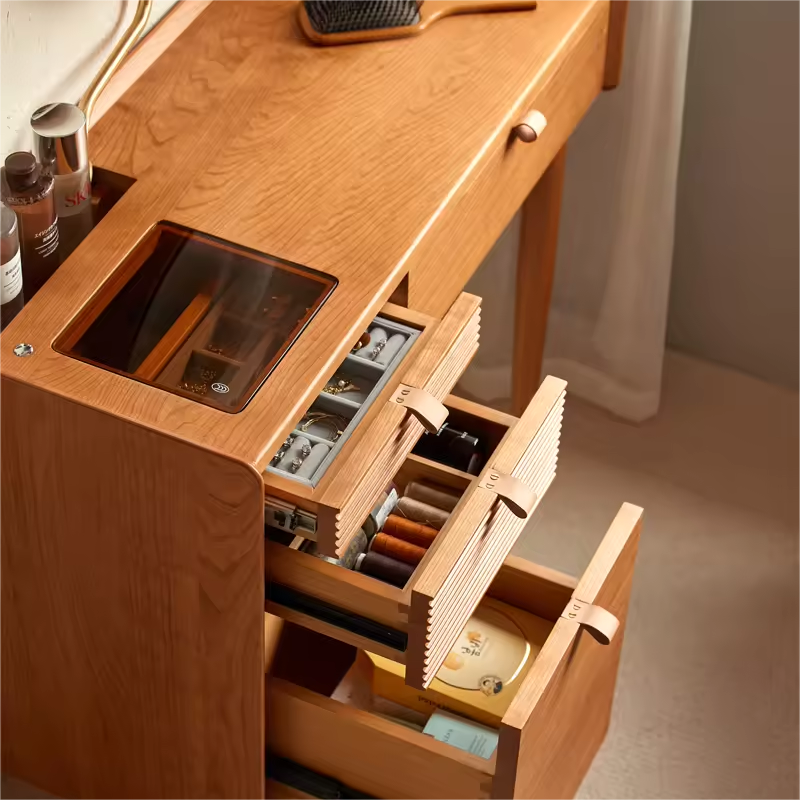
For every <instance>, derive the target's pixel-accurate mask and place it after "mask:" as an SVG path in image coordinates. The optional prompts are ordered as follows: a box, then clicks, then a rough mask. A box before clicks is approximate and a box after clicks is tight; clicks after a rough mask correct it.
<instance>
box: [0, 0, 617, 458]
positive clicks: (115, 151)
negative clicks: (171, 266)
mask: <svg viewBox="0 0 800 800" xmlns="http://www.w3.org/2000/svg"><path fill="white" fill-rule="evenodd" d="M609 9H610V5H609V2H608V0H571V1H570V2H566V1H565V0H541V2H540V3H539V6H538V8H537V9H536V10H535V11H519V12H511V13H497V14H487V15H472V16H462V17H454V18H451V19H447V20H443V21H441V22H440V23H439V24H437V25H436V26H433V27H432V28H431V29H430V30H429V31H427V32H426V33H425V34H424V35H422V36H419V37H416V38H413V39H402V40H394V41H385V42H375V43H368V44H361V45H348V46H342V47H329V48H325V47H316V46H313V45H311V44H310V43H309V42H308V41H306V40H305V39H304V37H303V36H302V34H301V32H300V29H299V26H298V22H297V15H296V4H295V3H283V2H263V3H255V2H220V3H211V4H210V5H208V6H207V7H205V8H204V10H202V13H200V14H199V15H197V17H196V18H195V19H194V20H193V21H192V22H191V24H190V25H189V26H188V27H187V28H186V30H185V31H183V32H182V33H181V35H180V36H178V38H177V39H176V40H175V41H174V42H173V43H172V44H171V45H170V46H169V47H168V49H166V51H165V52H164V53H163V55H161V57H160V58H158V59H157V60H156V61H155V62H154V63H153V64H152V66H150V67H149V69H147V70H146V71H144V72H143V74H141V77H139V78H138V80H137V81H136V82H135V83H133V84H132V86H131V87H130V88H129V89H128V90H127V91H126V92H125V93H124V94H123V95H122V96H121V97H120V99H119V100H118V101H117V102H116V103H114V104H113V105H112V106H111V107H110V108H107V109H104V115H103V117H102V119H100V120H99V122H98V123H97V125H96V126H94V127H93V129H92V131H91V133H90V154H91V158H92V160H93V163H94V164H95V165H98V166H102V167H104V168H106V169H110V170H114V171H116V172H118V173H122V174H124V175H128V176H132V177H134V178H135V179H136V183H135V184H134V185H133V186H132V188H131V189H130V190H129V191H128V192H127V194H125V196H124V197H123V198H122V199H121V201H120V202H119V203H118V204H117V205H116V206H115V207H114V208H113V209H112V210H111V212H110V213H109V214H108V216H107V217H106V218H105V219H104V220H103V221H102V223H101V224H100V225H99V226H98V228H97V229H96V230H95V231H94V232H93V233H92V235H91V236H89V237H88V238H87V239H86V240H85V241H84V242H83V243H82V244H81V246H80V247H79V248H78V249H77V250H76V251H75V252H74V253H73V254H72V255H71V256H70V257H69V259H68V260H67V261H66V262H65V263H64V264H63V265H62V267H61V268H60V270H59V271H58V272H57V273H56V274H55V276H54V277H53V278H52V279H51V280H50V281H49V283H48V285H47V286H46V287H45V288H44V289H43V290H42V291H41V292H40V293H39V295H37V297H35V298H34V300H33V301H32V302H31V303H30V305H29V306H28V307H27V308H26V309H25V313H23V314H21V315H20V316H19V317H18V318H17V319H16V320H15V321H14V322H13V323H12V324H11V325H10V326H9V327H8V328H7V330H6V331H5V332H4V334H3V336H2V354H3V356H4V357H3V360H2V374H3V376H4V378H7V379H13V380H18V381H21V382H24V383H28V384H32V385H34V386H38V387H40V388H43V389H46V390H47V391H50V392H54V393H56V394H59V395H62V396H65V397H68V398H70V399H73V400H75V401H77V402H79V403H84V404H90V405H92V406H94V407H96V408H98V409H100V410H103V411H106V412H108V413H111V414H114V415H118V416H121V417H123V418H126V419H130V420H132V421H135V422H137V423H139V424H141V425H143V426H145V427H150V428H156V429H158V430H160V431H163V432H165V433H166V434H167V435H171V436H174V437H175V438H177V439H180V440H184V441H187V442H191V443H195V444H200V445H202V446H204V447H207V448H209V449H212V450H215V451H217V452H220V453H224V454H227V455H230V456H232V457H235V458H237V459H239V460H242V461H244V462H246V463H251V464H253V465H256V466H258V465H260V464H263V463H264V461H265V459H266V458H267V456H268V455H269V454H271V453H272V452H273V451H274V449H275V448H276V445H277V443H279V442H278V439H279V437H280V436H282V435H283V433H284V432H285V431H286V430H287V429H288V428H289V427H290V426H291V425H292V423H293V422H294V421H295V420H296V419H298V418H299V417H300V416H301V414H302V413H303V411H304V410H305V409H306V408H307V406H308V405H309V403H310V401H311V399H312V398H313V397H314V395H315V394H316V393H317V392H318V391H319V390H320V388H321V387H322V385H323V384H324V382H325V381H326V380H327V379H328V378H329V377H330V375H331V374H332V373H333V371H334V370H335V368H336V367H337V365H338V364H339V363H340V362H341V360H342V358H343V356H344V354H345V353H346V352H348V350H349V349H350V346H351V345H352V343H353V342H354V341H355V340H356V339H357V338H358V336H359V335H360V334H361V333H362V332H363V330H364V328H365V326H366V325H367V324H368V323H369V321H370V320H371V319H372V318H373V316H374V315H375V314H376V312H377V311H378V310H379V309H380V307H381V306H382V305H383V303H384V302H385V301H386V300H387V299H388V298H389V297H390V295H391V294H392V292H393V291H394V290H395V289H396V288H397V287H398V286H399V285H400V284H401V282H402V281H403V279H404V277H405V276H406V275H407V274H408V273H411V275H412V278H413V276H414V275H416V274H419V275H424V282H418V283H417V284H416V285H415V284H413V282H412V288H414V290H415V292H416V296H417V297H418V303H417V307H418V306H419V305H423V306H424V305H425V304H427V305H428V306H429V307H428V308H422V309H420V310H423V311H426V312H429V313H430V311H431V309H434V310H439V311H440V310H441V309H442V308H446V307H447V306H449V304H450V303H451V302H452V300H453V299H454V297H453V296H452V292H453V287H454V286H455V287H457V288H460V287H461V286H463V285H464V284H465V283H466V281H467V280H468V279H469V277H470V276H471V274H472V273H473V272H474V270H475V269H476V268H477V267H478V265H479V263H480V261H481V258H482V257H483V254H484V251H485V249H486V248H487V247H488V246H490V244H489V240H490V239H492V237H494V238H496V236H497V235H498V234H499V232H500V231H501V230H502V228H503V227H504V225H505V224H506V223H507V222H508V219H510V214H512V213H513V210H514V209H509V210H508V212H507V213H506V210H505V207H504V208H503V213H502V214H493V215H492V216H491V219H490V220H489V221H487V224H486V226H485V230H483V229H482V230H481V246H480V248H478V247H475V248H472V250H470V252H468V253H461V252H459V254H458V255H459V257H458V258H457V259H455V260H454V261H453V263H448V262H447V261H445V260H444V259H443V258H442V254H441V253H438V252H437V251H436V250H432V249H431V247H430V242H431V240H435V239H436V237H437V236H439V234H440V232H441V231H442V230H444V226H446V225H447V224H448V223H447V214H446V212H447V209H448V205H449V204H451V203H453V202H454V198H457V197H460V198H461V200H462V201H463V195H464V191H465V187H468V186H469V185H470V183H471V182H473V181H479V180H480V177H481V171H482V169H483V161H482V159H483V158H484V156H485V155H486V153H487V152H489V150H490V149H491V148H492V147H493V146H495V145H497V144H498V143H499V142H501V141H502V142H503V144H505V142H506V139H507V137H508V131H509V129H510V128H511V127H512V125H513V123H514V122H515V120H516V119H518V118H519V117H520V116H521V115H522V114H523V112H525V111H527V108H525V107H524V106H525V100H526V98H527V97H528V96H529V93H530V92H531V91H532V88H534V87H536V86H537V85H538V83H541V82H542V81H544V80H545V78H546V79H547V81H550V76H551V73H552V71H553V69H554V66H553V65H554V63H555V62H556V59H557V56H559V54H561V53H563V52H564V51H565V48H574V47H575V42H576V41H578V40H579V39H580V38H581V36H582V35H583V32H584V31H591V32H592V36H593V39H592V42H596V41H602V46H603V48H605V39H601V38H600V37H601V35H602V36H603V37H604V36H605V35H606V33H607V29H608V20H609ZM592 46H593V48H594V50H597V48H598V47H599V45H597V44H593V45H592ZM587 52H588V51H587ZM599 58H600V59H601V60H602V59H603V58H604V53H600V55H599ZM593 63H594V62H593ZM576 69H577V68H576ZM592 80H593V81H594V78H593V79H592ZM599 88H600V87H599V83H598V85H597V86H595V85H594V82H593V83H592V85H591V87H589V89H587V90H586V92H584V95H585V98H584V99H582V100H581V103H582V105H581V106H580V107H577V106H576V107H575V108H574V109H573V111H574V113H573V115H572V116H570V117H569V126H570V128H571V127H573V126H574V121H576V119H577V118H578V116H579V115H580V114H581V113H582V112H583V111H584V110H585V106H586V105H587V104H588V103H589V102H591V100H590V98H593V97H594V94H595V92H596V90H599ZM582 97H583V96H582ZM563 101H564V102H565V103H567V102H569V99H568V98H564V99H563ZM565 124H566V123H565ZM569 132H571V130H570V131H564V135H565V136H566V135H568V133H569ZM541 152H545V153H546V154H547V155H548V158H549V157H550V155H551V154H550V153H549V151H547V150H545V151H541ZM554 154H555V151H553V153H552V155H554ZM539 172H541V169H540V170H539ZM528 188H529V187H528ZM506 217H507V218H506ZM159 220H169V221H172V222H176V223H179V224H182V225H185V226H188V227H191V228H196V229H198V230H200V231H203V232H206V233H209V234H213V235H215V236H218V237H221V238H223V239H227V240H230V241H233V242H236V243H238V244H241V245H244V246H247V247H251V248H255V249H257V250H259V251H262V252H265V253H269V254H272V255H277V256H280V257H282V258H284V259H288V260H290V261H294V262H297V263H301V264H305V265H308V266H310V267H312V268H316V269H318V270H321V271H323V272H327V273H330V274H332V275H334V276H335V277H336V278H338V280H339V285H338V287H337V288H336V289H335V290H334V292H333V294H332V295H331V297H330V298H329V299H328V301H327V302H326V304H325V305H324V306H323V308H322V309H321V311H320V312H319V313H318V315H317V316H316V318H315V319H314V320H313V322H312V323H311V325H310V326H309V328H308V329H307V331H306V332H305V333H304V335H303V336H302V337H301V338H300V339H299V341H298V342H297V343H296V344H295V345H294V347H293V348H292V350H291V351H290V353H289V356H288V357H287V358H285V359H284V360H283V361H282V362H281V363H280V365H279V366H278V367H277V368H276V369H275V371H274V372H273V373H272V375H271V376H270V378H269V380H268V383H267V385H266V386H267V387H268V389H269V390H268V391H266V390H264V389H262V390H261V391H260V392H259V393H258V394H256V396H255V397H254V398H253V400H252V401H251V402H250V404H249V405H248V406H247V408H246V409H245V410H244V411H242V412H241V413H239V414H231V415H229V414H224V413H221V412H219V411H217V410H215V409H211V408H208V407H204V406H203V405H200V404H197V403H194V402H192V401H190V400H187V399H184V398H181V397H177V396H174V395H170V394H167V393H165V392H163V391H160V390H159V389H156V388H153V387H151V386H146V385H143V384H140V383H136V382H134V381H131V380H129V379H127V378H124V377H122V376H119V375H116V374H113V373H111V372H106V371H102V370H99V369H97V368H96V367H93V366H90V365H88V364H84V363H81V362H78V361H76V360H74V359H71V358H68V357H66V356H63V355H60V354H58V353H56V352H55V351H54V350H53V349H52V347H50V345H51V343H52V342H53V340H54V339H55V338H56V337H57V336H58V335H59V333H60V332H61V331H62V330H63V329H64V328H65V326H66V325H67V323H68V322H69V321H70V320H72V319H73V318H74V317H75V316H76V314H78V313H79V311H80V310H81V309H82V308H83V307H85V305H86V304H87V302H88V301H89V300H90V299H91V298H92V297H93V295H95V294H96V293H97V292H98V291H100V288H99V287H102V284H103V283H104V281H106V280H107V279H108V278H109V276H110V275H111V274H112V272H113V271H114V270H115V269H116V267H117V266H118V265H119V264H120V262H121V261H122V259H123V258H124V256H125V255H126V254H127V253H129V252H130V251H131V250H132V249H133V247H134V246H135V245H136V243H137V242H138V241H139V240H140V239H142V237H143V236H144V235H145V233H146V231H147V230H148V229H150V227H151V226H152V225H153V224H155V223H156V222H157V221H159ZM423 245H424V246H423ZM432 253H435V257H433V256H432ZM445 276H447V281H445V280H444V277H445ZM410 305H411V307H412V308H414V307H415V304H414V303H411V304H410ZM435 315H436V316H440V315H441V314H439V313H437V314H435ZM23 341H24V342H29V343H31V344H33V345H34V347H35V348H36V354H35V355H34V356H33V357H30V358H9V357H8V355H9V354H10V352H11V349H12V348H13V346H14V345H15V344H16V343H17V342H23ZM265 388H266V387H265Z"/></svg>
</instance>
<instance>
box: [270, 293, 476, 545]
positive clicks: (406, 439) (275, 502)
mask: <svg viewBox="0 0 800 800" xmlns="http://www.w3.org/2000/svg"><path fill="white" fill-rule="evenodd" d="M371 328H372V329H373V330H374V329H375V328H381V329H385V330H386V332H387V335H388V336H389V343H390V344H391V341H392V335H394V336H397V337H401V336H405V337H406V344H405V345H404V346H403V348H402V349H401V350H400V352H399V353H398V356H397V358H396V361H397V362H398V363H396V364H395V363H390V364H389V365H388V366H387V368H386V369H385V370H383V371H381V370H380V369H377V370H376V369H375V367H376V365H375V364H374V363H373V362H371V361H366V360H364V359H361V358H358V353H356V355H355V356H348V358H347V360H346V361H345V363H343V364H342V365H341V366H340V368H339V370H337V372H336V374H335V379H336V380H341V384H342V385H345V386H349V385H354V384H355V385H357V386H358V387H359V388H360V389H362V391H363V395H364V397H363V402H361V403H355V402H353V401H351V400H350V399H349V397H351V396H353V395H350V394H348V393H342V394H339V395H333V396H332V395H330V394H325V392H324V391H323V393H321V394H320V395H319V397H318V399H317V400H316V401H315V403H314V404H312V406H311V407H310V408H309V409H308V410H307V411H306V413H305V414H304V415H303V417H302V418H301V419H298V420H297V422H296V424H295V425H294V426H293V428H294V430H293V432H292V431H287V432H286V433H287V444H288V443H289V442H290V439H291V437H292V436H295V435H300V434H303V435H304V436H308V434H306V433H305V430H306V428H307V425H306V423H304V420H306V422H307V421H308V420H309V419H310V417H309V414H313V413H314V412H315V410H316V409H318V408H319V409H320V410H321V411H323V412H335V414H336V416H337V418H340V419H341V418H342V417H345V418H346V419H344V420H343V422H342V426H341V431H335V429H334V436H335V437H336V438H335V439H334V440H333V443H332V444H333V448H332V450H331V451H330V452H329V453H328V455H327V456H326V461H325V462H324V463H323V464H322V467H323V468H325V469H324V473H323V474H322V475H321V477H320V478H319V479H318V480H317V481H314V482H312V481H308V480H305V481H298V480H297V479H295V476H292V475H289V474H287V473H286V472H283V473H281V472H280V471H279V470H278V469H275V468H270V467H268V468H267V470H266V471H265V472H264V484H265V492H266V507H265V515H266V519H267V522H268V523H270V524H271V525H273V526H277V527H280V528H283V529H284V530H286V531H289V532H292V533H295V534H297V535H300V536H303V537H305V538H309V539H313V540H316V541H317V543H318V546H319V549H320V552H322V553H325V554H326V555H329V556H331V557H335V556H337V555H341V554H342V553H343V552H344V551H345V550H346V549H347V547H348V545H349V543H350V541H351V540H352V538H353V537H354V536H355V535H356V533H357V532H358V530H359V528H360V527H361V524H362V523H363V521H364V519H365V518H366V517H367V515H368V514H369V513H370V510H371V509H372V507H373V506H374V504H375V502H376V501H377V499H378V498H379V497H380V495H381V492H382V491H383V489H384V488H385V487H386V485H387V484H388V483H389V482H390V481H391V480H392V477H393V476H394V474H395V473H396V472H397V470H398V469H399V468H400V466H401V465H402V463H403V461H404V459H405V458H406V456H407V455H408V453H409V452H410V451H411V449H412V447H413V446H414V444H415V443H416V442H417V440H418V439H419V437H420V436H421V435H422V433H423V431H424V430H426V429H428V430H436V429H437V428H439V427H440V426H441V424H442V423H443V422H444V421H445V419H446V418H447V410H446V409H445V407H444V405H443V404H442V401H443V400H444V398H445V397H447V395H448V393H449V392H450V390H451V389H452V388H453V386H455V384H456V382H457V381H458V379H459V377H460V376H461V375H462V373H463V372H464V370H465V369H466V368H467V366H468V364H469V362H470V361H471V359H472V357H473V356H474V355H475V352H476V351H477V348H478V335H479V328H480V299H479V298H478V297H475V296H474V295H469V294H462V295H461V296H460V297H459V298H458V299H457V300H456V302H455V303H453V305H452V307H451V308H450V310H449V311H448V312H447V314H446V315H445V316H444V319H442V320H435V319H433V318H431V317H427V316H425V315H423V314H419V313H417V312H414V311H410V310H408V309H406V308H402V307H400V306H396V305H393V304H387V305H386V306H385V307H384V308H383V310H382V311H381V314H380V315H379V317H378V318H377V319H376V320H375V322H374V323H373V326H371ZM388 346H389V345H386V347H387V348H388ZM354 349H355V348H354ZM311 431H312V433H313V431H314V428H313V427H312V428H311ZM319 432H320V433H322V431H321V430H320V431H319ZM308 439H309V444H313V443H314V442H315V441H319V437H314V436H313V435H312V436H308ZM279 453H280V451H279ZM277 455H278V454H276V458H277ZM309 457H310V456H309ZM284 460H285V458H284ZM301 469H302V467H301Z"/></svg>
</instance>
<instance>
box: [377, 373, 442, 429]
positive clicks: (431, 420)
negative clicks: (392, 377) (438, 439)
mask: <svg viewBox="0 0 800 800" xmlns="http://www.w3.org/2000/svg"><path fill="white" fill-rule="evenodd" d="M390 402H392V403H395V404H396V405H399V406H403V407H405V408H407V409H408V410H409V411H410V412H411V413H412V414H413V415H414V416H415V417H416V418H417V419H418V420H419V421H420V422H421V423H422V425H423V426H424V428H425V430H426V431H428V433H436V431H438V430H439V428H441V427H442V425H444V423H445V421H446V420H447V415H448V414H449V413H450V412H449V411H448V410H447V409H446V408H445V406H444V404H443V403H440V402H439V401H438V400H437V399H436V398H435V397H434V396H433V395H432V394H430V393H429V392H426V391H425V390H424V389H415V388H414V387H413V386H406V385H405V384H404V383H401V384H400V386H398V387H397V391H396V392H395V393H394V396H393V397H392V399H391V400H390Z"/></svg>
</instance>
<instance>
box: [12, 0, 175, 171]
mask: <svg viewBox="0 0 800 800" xmlns="http://www.w3.org/2000/svg"><path fill="white" fill-rule="evenodd" d="M174 3H175V0H155V2H154V3H153V10H152V13H151V15H150V26H152V25H154V24H155V22H156V21H157V20H158V19H160V18H161V17H162V16H164V14H165V13H166V12H167V11H169V9H170V8H171V7H172V6H173V5H174ZM135 9H136V3H135V2H133V0H100V2H98V0H10V2H9V0H3V2H0V14H2V20H3V23H2V29H1V31H0V33H1V34H2V44H1V45H0V56H1V57H2V68H1V69H0V78H2V90H0V100H1V101H2V102H0V111H2V118H3V125H2V128H0V158H5V156H6V155H8V153H11V152H13V151H14V150H29V149H30V148H31V147H32V146H33V140H32V135H31V132H30V124H29V122H30V117H31V112H33V111H35V110H36V109H37V108H39V106H41V105H44V104H45V103H52V102H65V103H77V102H78V100H79V99H80V97H81V95H82V94H83V93H84V91H86V89H87V87H88V86H89V84H90V83H91V80H92V78H93V77H94V75H95V73H96V72H97V70H98V68H99V67H100V65H101V64H102V63H103V61H104V60H105V58H106V56H107V55H108V53H109V52H110V51H111V49H112V48H113V47H114V45H115V44H116V42H117V40H118V39H119V37H120V35H121V34H122V32H123V31H124V30H125V28H126V27H127V25H128V24H129V22H130V20H131V19H132V18H133V14H134V11H135Z"/></svg>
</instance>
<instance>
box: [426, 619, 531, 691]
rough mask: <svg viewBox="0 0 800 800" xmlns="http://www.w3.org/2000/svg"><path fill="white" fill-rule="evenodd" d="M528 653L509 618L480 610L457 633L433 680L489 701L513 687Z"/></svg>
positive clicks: (522, 636)
mask: <svg viewBox="0 0 800 800" xmlns="http://www.w3.org/2000/svg"><path fill="white" fill-rule="evenodd" d="M530 653H531V646H530V644H529V643H528V641H527V640H526V638H525V635H524V634H523V632H522V630H521V629H520V628H519V627H518V626H517V625H516V624H515V623H514V621H513V620H512V619H511V618H510V617H508V616H506V615H505V614H503V613H502V612H500V611H498V610H496V609H494V608H489V607H482V608H480V609H478V610H477V611H476V612H475V614H473V616H472V617H471V618H470V620H469V622H468V623H467V624H466V626H465V627H464V630H463V631H461V635H460V636H459V637H458V639H457V640H456V643H455V645H454V646H453V648H452V650H451V651H450V652H449V653H448V654H447V658H445V660H444V663H443V664H442V666H441V667H440V668H439V671H438V672H437V673H436V677H437V679H438V680H440V681H443V682H444V683H446V684H448V685H450V686H454V687H456V688H458V689H469V690H472V691H476V692H481V693H483V694H485V695H486V696H487V697H492V696H494V695H498V694H500V693H501V692H502V691H503V689H504V688H506V687H507V686H509V685H510V684H511V683H513V681H514V679H515V678H517V676H518V675H519V674H520V672H521V670H522V668H523V667H524V666H525V663H526V662H527V660H528V658H529V657H530Z"/></svg>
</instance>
